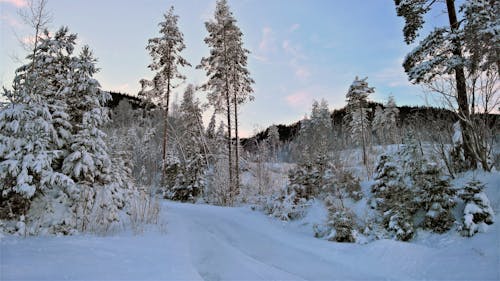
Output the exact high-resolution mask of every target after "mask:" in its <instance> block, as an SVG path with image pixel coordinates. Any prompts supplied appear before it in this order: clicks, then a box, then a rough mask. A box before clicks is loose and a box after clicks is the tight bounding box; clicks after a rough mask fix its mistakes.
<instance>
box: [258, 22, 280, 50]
mask: <svg viewBox="0 0 500 281" xmlns="http://www.w3.org/2000/svg"><path fill="white" fill-rule="evenodd" d="M259 50H260V51H261V52H274V51H276V38H275V36H274V32H273V30H272V28H270V27H267V26H266V27H264V28H263V29H262V38H261V40H260V43H259Z"/></svg>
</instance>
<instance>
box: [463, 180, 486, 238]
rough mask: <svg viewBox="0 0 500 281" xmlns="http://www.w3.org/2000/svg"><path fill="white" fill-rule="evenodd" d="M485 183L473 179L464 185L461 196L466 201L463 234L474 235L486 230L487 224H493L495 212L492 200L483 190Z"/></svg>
mask: <svg viewBox="0 0 500 281" xmlns="http://www.w3.org/2000/svg"><path fill="white" fill-rule="evenodd" d="M483 190H484V184H482V183H481V182H479V181H477V180H472V181H470V182H468V183H467V185H466V186H465V187H464V190H463V192H462V193H461V194H460V197H461V198H462V199H463V200H464V201H465V209H464V217H463V226H462V232H461V233H462V234H463V235H464V236H473V235H474V234H475V233H477V232H480V231H484V229H485V227H486V225H488V224H493V222H494V213H493V209H492V208H491V206H490V201H489V200H488V197H486V194H485V193H484V192H483Z"/></svg>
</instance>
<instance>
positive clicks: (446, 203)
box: [418, 163, 456, 233]
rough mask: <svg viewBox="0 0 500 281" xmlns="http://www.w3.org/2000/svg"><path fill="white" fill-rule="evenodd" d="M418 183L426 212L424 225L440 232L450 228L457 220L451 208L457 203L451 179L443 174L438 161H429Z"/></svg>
mask: <svg viewBox="0 0 500 281" xmlns="http://www.w3.org/2000/svg"><path fill="white" fill-rule="evenodd" d="M418 185H419V186H418V188H419V199H420V204H421V206H422V208H423V209H424V210H425V212H426V213H425V219H424V221H423V227H424V228H426V229H431V230H432V231H435V232H438V233H443V232H446V231H448V230H450V229H451V227H452V226H453V223H454V222H455V218H454V217H453V215H452V213H451V210H452V208H453V207H454V206H455V204H456V203H455V190H454V189H452V188H451V186H450V182H449V179H448V178H444V177H443V176H442V175H441V171H440V170H439V168H438V166H437V164H436V163H428V164H427V165H426V166H425V167H424V169H423V172H422V175H421V176H420V178H419V182H418Z"/></svg>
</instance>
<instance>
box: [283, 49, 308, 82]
mask: <svg viewBox="0 0 500 281" xmlns="http://www.w3.org/2000/svg"><path fill="white" fill-rule="evenodd" d="M281 46H282V48H283V50H284V51H285V53H286V54H287V55H289V56H290V60H289V65H290V67H291V68H292V71H293V73H294V74H295V77H296V78H298V79H300V80H301V81H305V80H307V79H308V78H309V77H310V76H311V72H310V71H309V67H307V66H306V64H305V63H303V62H304V61H305V60H307V57H306V56H305V55H304V53H303V52H302V48H301V47H300V45H294V44H292V43H291V42H290V41H289V40H284V41H283V43H282V44H281Z"/></svg>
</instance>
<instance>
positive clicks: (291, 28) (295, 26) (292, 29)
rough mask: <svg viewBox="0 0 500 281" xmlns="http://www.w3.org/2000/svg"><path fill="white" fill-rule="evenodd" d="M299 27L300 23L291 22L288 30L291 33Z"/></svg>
mask: <svg viewBox="0 0 500 281" xmlns="http://www.w3.org/2000/svg"><path fill="white" fill-rule="evenodd" d="M299 28H300V24H298V23H294V24H292V26H290V28H288V32H290V33H292V32H294V31H296V30H297V29H299Z"/></svg>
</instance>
